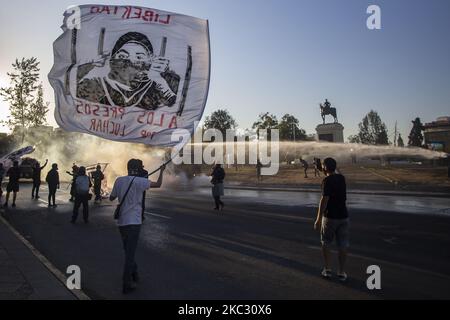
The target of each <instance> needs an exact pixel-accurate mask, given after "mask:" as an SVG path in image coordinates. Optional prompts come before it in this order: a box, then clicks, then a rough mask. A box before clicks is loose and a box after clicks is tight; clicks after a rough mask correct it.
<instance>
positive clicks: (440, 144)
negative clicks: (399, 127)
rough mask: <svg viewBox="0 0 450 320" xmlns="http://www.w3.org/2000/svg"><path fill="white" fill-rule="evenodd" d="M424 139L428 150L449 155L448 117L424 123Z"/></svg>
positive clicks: (449, 125)
mask: <svg viewBox="0 0 450 320" xmlns="http://www.w3.org/2000/svg"><path fill="white" fill-rule="evenodd" d="M424 138H425V145H426V146H427V148H428V149H431V150H436V151H442V152H446V153H450V117H449V116H448V117H439V118H437V119H436V121H433V122H430V123H426V124H425V125H424Z"/></svg>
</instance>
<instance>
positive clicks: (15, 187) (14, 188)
mask: <svg viewBox="0 0 450 320" xmlns="http://www.w3.org/2000/svg"><path fill="white" fill-rule="evenodd" d="M6 192H19V184H18V183H16V182H8V185H7V186H6Z"/></svg>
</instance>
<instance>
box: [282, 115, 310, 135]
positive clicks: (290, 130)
mask: <svg viewBox="0 0 450 320" xmlns="http://www.w3.org/2000/svg"><path fill="white" fill-rule="evenodd" d="M278 130H280V140H282V141H294V140H295V141H297V140H306V132H305V130H303V129H300V128H299V121H298V119H297V118H296V117H294V116H293V115H290V114H285V115H284V116H283V117H282V118H281V121H280V123H279V124H278Z"/></svg>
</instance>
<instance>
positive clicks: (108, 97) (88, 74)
mask: <svg viewBox="0 0 450 320" xmlns="http://www.w3.org/2000/svg"><path fill="white" fill-rule="evenodd" d="M98 69H100V70H98ZM179 85H180V76H179V75H178V74H177V73H176V72H175V71H173V70H170V60H169V59H166V58H164V57H161V56H157V55H155V54H154V52H153V46H152V43H151V42H150V40H149V38H148V37H147V36H146V35H144V34H142V33H139V32H128V33H126V34H124V35H122V36H121V37H120V38H119V39H118V40H117V42H116V43H115V45H114V48H112V51H111V54H110V56H109V57H105V58H104V60H103V61H101V64H100V65H98V62H97V63H87V64H84V65H81V66H80V67H79V68H78V73H77V97H78V98H81V99H85V100H88V101H90V102H97V103H101V104H104V105H110V106H121V107H138V108H142V109H144V110H156V109H158V108H160V107H164V106H167V107H172V106H174V104H175V103H176V101H177V93H178V88H179Z"/></svg>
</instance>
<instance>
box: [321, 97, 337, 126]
mask: <svg viewBox="0 0 450 320" xmlns="http://www.w3.org/2000/svg"><path fill="white" fill-rule="evenodd" d="M328 114H329V115H332V116H333V117H334V123H338V118H337V113H336V108H333V107H331V103H329V102H328V100H327V99H325V103H324V104H320V115H321V116H322V120H323V124H325V116H326V115H328Z"/></svg>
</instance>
